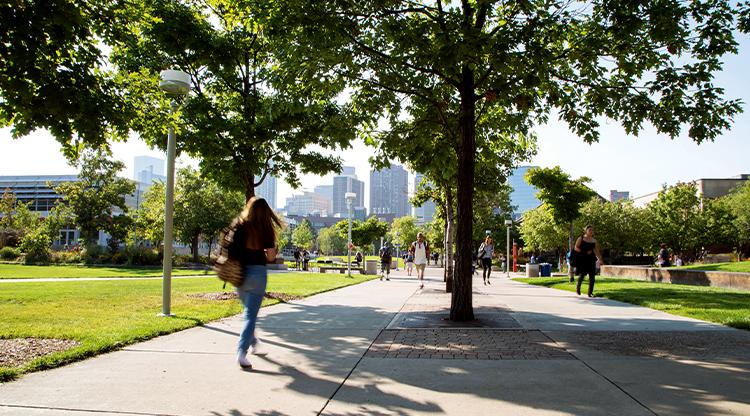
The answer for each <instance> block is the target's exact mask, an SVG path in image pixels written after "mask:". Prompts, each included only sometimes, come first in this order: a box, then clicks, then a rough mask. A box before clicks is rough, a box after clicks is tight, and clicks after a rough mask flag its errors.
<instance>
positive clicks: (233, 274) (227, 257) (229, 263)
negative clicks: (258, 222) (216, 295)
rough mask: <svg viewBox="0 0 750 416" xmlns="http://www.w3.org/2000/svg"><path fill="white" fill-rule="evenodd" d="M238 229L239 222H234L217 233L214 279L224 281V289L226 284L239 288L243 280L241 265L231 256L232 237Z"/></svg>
mask: <svg viewBox="0 0 750 416" xmlns="http://www.w3.org/2000/svg"><path fill="white" fill-rule="evenodd" d="M239 228H240V223H239V221H234V222H232V224H230V225H229V227H227V228H224V229H223V230H221V233H219V242H218V247H217V253H216V254H217V255H216V261H215V262H214V271H216V277H218V278H219V279H220V280H222V281H224V287H226V286H227V282H229V283H231V284H232V286H235V287H239V286H240V285H242V281H243V280H244V279H245V276H244V275H243V273H242V263H241V262H240V261H239V260H238V259H237V258H235V257H234V256H233V247H234V245H235V241H234V235H235V233H236V232H237V230H238V229H239Z"/></svg>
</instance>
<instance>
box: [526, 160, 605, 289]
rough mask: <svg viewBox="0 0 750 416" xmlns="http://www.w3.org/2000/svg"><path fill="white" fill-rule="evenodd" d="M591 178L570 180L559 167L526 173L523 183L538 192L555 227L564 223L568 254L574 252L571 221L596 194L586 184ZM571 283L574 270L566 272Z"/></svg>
mask: <svg viewBox="0 0 750 416" xmlns="http://www.w3.org/2000/svg"><path fill="white" fill-rule="evenodd" d="M589 181H590V179H589V178H587V177H582V178H578V179H571V178H570V175H568V174H567V173H565V172H563V171H562V169H560V167H559V166H555V167H554V168H532V169H529V170H528V171H527V172H526V182H528V183H529V184H531V185H533V186H535V187H536V188H537V189H539V192H537V194H536V196H537V198H539V200H541V201H543V202H544V203H546V204H547V206H548V208H549V210H550V212H551V213H552V218H553V219H554V220H555V223H556V224H557V225H563V224H567V225H568V226H569V230H568V251H571V252H572V251H573V221H575V220H576V219H578V217H579V216H580V210H581V205H582V204H583V203H585V202H586V201H588V200H590V199H591V198H593V197H594V195H596V193H595V192H594V191H592V190H591V189H589V188H588V187H587V186H586V185H585V184H586V183H587V182H589ZM568 275H569V277H570V281H571V282H572V281H573V269H572V268H571V269H570V270H569V271H568Z"/></svg>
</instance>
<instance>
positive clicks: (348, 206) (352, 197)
mask: <svg viewBox="0 0 750 416" xmlns="http://www.w3.org/2000/svg"><path fill="white" fill-rule="evenodd" d="M344 198H345V199H346V209H347V211H349V232H348V237H347V240H348V241H347V242H346V251H347V259H346V271H347V274H348V276H349V277H352V205H354V200H355V199H357V194H355V193H354V192H347V193H346V194H344Z"/></svg>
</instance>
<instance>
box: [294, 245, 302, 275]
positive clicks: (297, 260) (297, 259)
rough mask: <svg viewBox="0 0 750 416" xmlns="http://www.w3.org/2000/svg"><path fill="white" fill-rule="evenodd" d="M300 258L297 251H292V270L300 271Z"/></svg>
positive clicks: (300, 255)
mask: <svg viewBox="0 0 750 416" xmlns="http://www.w3.org/2000/svg"><path fill="white" fill-rule="evenodd" d="M301 257H302V254H301V253H300V252H299V249H298V248H296V249H294V268H295V269H297V270H301V267H300V258H301Z"/></svg>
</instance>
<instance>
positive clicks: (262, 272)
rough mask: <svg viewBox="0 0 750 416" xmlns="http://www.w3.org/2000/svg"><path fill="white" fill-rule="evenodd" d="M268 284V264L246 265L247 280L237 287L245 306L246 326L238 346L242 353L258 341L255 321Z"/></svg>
mask: <svg viewBox="0 0 750 416" xmlns="http://www.w3.org/2000/svg"><path fill="white" fill-rule="evenodd" d="M267 284H268V274H267V272H266V266H261V265H249V266H245V280H243V281H242V286H240V287H238V288H237V294H238V295H239V297H240V300H241V301H242V304H243V305H244V306H245V326H244V327H243V328H242V332H241V333H240V343H239V345H238V346H237V351H238V352H240V353H246V352H247V350H248V349H249V348H250V346H251V345H254V344H255V343H256V342H257V340H256V338H255V322H256V321H257V320H258V311H259V310H260V304H261V303H263V295H265V294H266V285H267Z"/></svg>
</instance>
